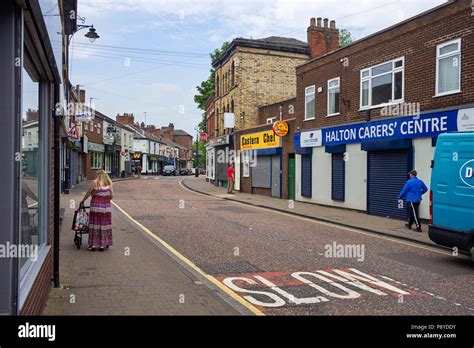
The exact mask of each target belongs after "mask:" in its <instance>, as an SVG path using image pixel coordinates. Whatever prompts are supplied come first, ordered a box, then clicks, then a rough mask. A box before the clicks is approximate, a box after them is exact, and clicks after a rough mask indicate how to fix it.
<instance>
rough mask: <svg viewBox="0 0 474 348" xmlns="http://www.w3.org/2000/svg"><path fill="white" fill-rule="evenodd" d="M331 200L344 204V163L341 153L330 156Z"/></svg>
mask: <svg viewBox="0 0 474 348" xmlns="http://www.w3.org/2000/svg"><path fill="white" fill-rule="evenodd" d="M331 169H332V171H331V183H332V186H331V198H332V200H333V201H342V202H344V199H345V197H344V195H345V186H344V181H345V176H346V175H345V162H344V154H343V153H333V154H332V168H331Z"/></svg>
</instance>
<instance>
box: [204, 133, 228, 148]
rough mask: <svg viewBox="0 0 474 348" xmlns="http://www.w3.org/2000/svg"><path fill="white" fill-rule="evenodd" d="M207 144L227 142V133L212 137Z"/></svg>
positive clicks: (217, 144)
mask: <svg viewBox="0 0 474 348" xmlns="http://www.w3.org/2000/svg"><path fill="white" fill-rule="evenodd" d="M208 144H209V146H220V145H227V144H229V135H228V134H227V135H222V136H220V137H217V138H213V139H211V140H209V142H208Z"/></svg>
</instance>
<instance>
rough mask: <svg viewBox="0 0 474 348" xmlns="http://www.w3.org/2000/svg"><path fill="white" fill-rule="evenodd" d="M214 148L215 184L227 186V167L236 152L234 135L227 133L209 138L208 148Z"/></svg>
mask: <svg viewBox="0 0 474 348" xmlns="http://www.w3.org/2000/svg"><path fill="white" fill-rule="evenodd" d="M209 147H212V148H213V149H214V184H215V185H216V186H223V187H227V168H228V167H229V161H230V160H231V154H232V153H233V152H234V135H233V134H226V135H222V136H220V137H217V138H213V139H211V140H209V143H208V148H209Z"/></svg>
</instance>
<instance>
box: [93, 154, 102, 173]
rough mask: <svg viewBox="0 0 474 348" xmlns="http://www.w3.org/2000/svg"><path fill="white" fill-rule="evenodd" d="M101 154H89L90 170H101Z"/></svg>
mask: <svg viewBox="0 0 474 348" xmlns="http://www.w3.org/2000/svg"><path fill="white" fill-rule="evenodd" d="M102 157H103V156H102V153H101V152H91V169H102Z"/></svg>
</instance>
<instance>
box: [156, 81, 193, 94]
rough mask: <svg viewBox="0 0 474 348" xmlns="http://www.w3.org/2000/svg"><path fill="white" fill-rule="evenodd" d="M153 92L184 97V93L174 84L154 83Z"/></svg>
mask: <svg viewBox="0 0 474 348" xmlns="http://www.w3.org/2000/svg"><path fill="white" fill-rule="evenodd" d="M151 90H152V92H153V93H154V94H158V95H161V94H172V95H175V96H176V95H184V94H185V93H184V91H183V90H182V89H181V87H179V86H178V85H176V84H173V83H161V82H153V83H152V84H151Z"/></svg>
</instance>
